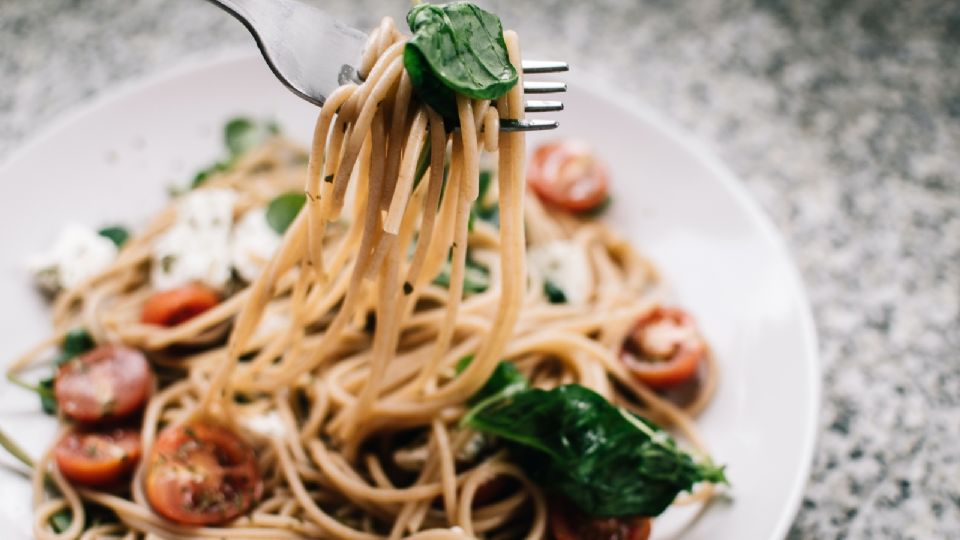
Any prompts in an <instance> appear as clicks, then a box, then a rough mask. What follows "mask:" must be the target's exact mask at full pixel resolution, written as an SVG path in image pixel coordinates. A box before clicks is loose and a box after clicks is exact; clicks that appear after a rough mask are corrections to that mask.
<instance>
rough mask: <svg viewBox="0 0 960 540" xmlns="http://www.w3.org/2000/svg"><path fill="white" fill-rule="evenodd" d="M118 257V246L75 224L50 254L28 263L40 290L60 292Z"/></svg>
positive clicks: (37, 257) (69, 227)
mask: <svg viewBox="0 0 960 540" xmlns="http://www.w3.org/2000/svg"><path fill="white" fill-rule="evenodd" d="M116 257H117V246H116V245H115V244H114V243H113V241H111V240H110V239H109V238H106V237H103V236H101V235H99V234H97V232H96V231H94V230H92V229H89V228H87V227H84V226H83V225H78V224H76V223H71V224H68V225H67V226H66V227H64V228H63V230H62V231H60V235H59V236H58V237H57V240H56V242H54V244H53V247H52V248H51V249H50V251H48V252H46V253H42V254H38V255H35V256H33V257H31V258H30V259H29V260H28V261H27V268H28V269H29V270H30V272H31V273H32V274H33V275H34V279H35V280H36V282H37V285H39V286H40V288H42V289H43V290H45V291H47V292H50V293H56V292H57V291H59V290H61V289H70V288H72V287H75V286H76V285H78V284H80V283H81V282H82V281H84V280H85V279H87V278H90V277H92V276H94V275H96V274H97V273H98V272H100V271H101V270H103V269H105V268H106V267H107V266H109V265H110V263H112V262H113V261H114V259H116Z"/></svg>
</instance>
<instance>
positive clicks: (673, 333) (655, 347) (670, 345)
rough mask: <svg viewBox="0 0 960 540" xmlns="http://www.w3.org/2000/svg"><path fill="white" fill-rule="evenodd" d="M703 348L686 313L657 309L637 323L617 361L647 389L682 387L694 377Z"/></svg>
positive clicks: (704, 344)
mask: <svg viewBox="0 0 960 540" xmlns="http://www.w3.org/2000/svg"><path fill="white" fill-rule="evenodd" d="M706 354H707V346H706V343H704V341H703V338H702V337H700V334H699V332H697V325H696V323H695V322H694V320H693V317H691V316H690V315H689V314H688V313H687V312H686V311H683V310H682V309H678V308H668V307H658V308H656V309H654V310H653V311H651V312H650V313H649V314H648V315H646V316H645V317H643V318H641V319H640V320H639V321H638V322H637V326H636V327H635V328H634V330H633V332H632V333H631V335H630V337H629V338H628V339H627V343H625V344H624V347H623V351H622V352H621V353H620V358H621V360H623V363H624V364H626V366H627V368H629V369H630V371H631V372H632V373H633V375H634V376H635V377H636V378H637V379H639V380H640V381H641V382H643V383H645V384H647V385H648V386H650V387H651V388H656V389H663V388H670V387H672V386H677V385H679V384H682V383H684V382H686V381H688V380H690V379H692V378H694V377H695V376H696V375H697V369H698V368H699V367H700V362H701V361H702V360H703V357H704V356H706Z"/></svg>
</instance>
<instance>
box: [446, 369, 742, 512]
mask: <svg viewBox="0 0 960 540" xmlns="http://www.w3.org/2000/svg"><path fill="white" fill-rule="evenodd" d="M465 423H466V425H468V426H470V427H472V428H473V429H476V430H477V431H481V432H483V433H487V434H489V435H494V436H497V437H499V438H500V439H502V440H503V441H504V442H506V445H507V447H508V449H509V451H510V456H511V459H512V460H514V461H516V462H517V463H518V464H519V465H520V466H521V467H523V469H524V470H525V471H526V472H527V473H528V474H529V475H530V477H531V478H533V479H534V480H535V481H537V482H538V483H540V484H541V485H543V486H544V487H545V488H546V489H547V490H549V491H552V492H555V493H559V494H562V495H563V496H565V497H566V498H568V499H570V500H571V501H572V502H573V503H574V504H576V505H577V506H578V507H579V508H580V509H581V510H582V511H583V512H585V513H586V514H588V515H590V516H594V517H619V516H634V515H643V516H656V515H659V514H660V513H662V512H663V511H664V510H665V509H666V508H667V507H668V506H669V505H670V503H672V502H673V500H674V498H676V496H677V494H678V493H679V492H681V491H689V490H690V489H691V488H692V487H693V485H694V484H696V483H697V482H714V483H716V482H726V478H725V477H724V471H723V468H722V467H715V466H714V465H713V464H711V463H709V462H705V463H697V462H695V461H694V460H693V458H692V457H691V456H690V455H689V454H687V453H685V452H683V451H682V450H680V449H679V448H678V447H677V445H676V443H675V442H674V441H673V439H671V438H670V437H669V436H668V435H667V434H666V433H665V432H663V431H661V430H660V429H659V428H657V427H656V426H655V425H654V424H652V423H650V422H649V421H647V420H644V419H641V418H639V417H637V416H635V415H633V414H630V413H628V412H626V411H624V410H622V409H618V408H617V407H614V406H613V405H611V404H610V403H609V402H607V400H605V399H604V398H603V397H602V396H600V395H599V394H597V393H595V392H593V391H592V390H589V389H587V388H585V387H583V386H580V385H577V384H569V385H564V386H560V387H558V388H554V389H552V390H542V389H539V388H532V389H525V390H522V391H519V392H515V393H513V394H512V395H508V396H506V397H502V398H497V399H493V400H485V401H484V402H482V403H480V404H478V405H477V406H475V407H474V408H473V409H472V410H471V411H470V412H469V413H468V415H467V418H466V422H465Z"/></svg>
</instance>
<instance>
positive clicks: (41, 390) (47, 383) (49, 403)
mask: <svg viewBox="0 0 960 540" xmlns="http://www.w3.org/2000/svg"><path fill="white" fill-rule="evenodd" d="M53 381H54V378H53V377H47V378H46V379H40V382H39V383H37V387H36V392H37V395H38V396H39V397H40V408H41V409H43V412H45V413H47V414H57V396H56V395H55V394H54V392H53Z"/></svg>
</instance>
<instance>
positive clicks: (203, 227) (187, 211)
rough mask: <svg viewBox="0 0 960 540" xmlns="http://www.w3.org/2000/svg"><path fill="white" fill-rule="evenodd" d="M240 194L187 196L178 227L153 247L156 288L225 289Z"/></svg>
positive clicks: (181, 205)
mask: <svg viewBox="0 0 960 540" xmlns="http://www.w3.org/2000/svg"><path fill="white" fill-rule="evenodd" d="M236 198H237V196H236V193H234V192H233V191H232V190H229V189H200V190H197V191H193V192H191V193H189V194H188V195H185V196H184V197H183V199H181V200H180V203H179V205H178V208H177V218H176V221H175V222H174V224H173V225H172V226H171V227H170V229H168V230H167V232H166V233H164V234H163V235H162V236H160V237H159V238H157V241H156V242H155V243H154V245H153V269H152V271H151V273H150V279H151V282H152V284H153V286H154V288H156V289H159V290H163V289H172V288H175V287H180V286H183V285H186V284H188V283H190V282H194V281H199V282H202V283H205V284H206V285H208V286H210V287H212V288H214V289H223V287H224V286H225V285H226V284H227V281H229V279H230V270H231V268H230V230H231V227H232V225H233V205H234V202H235V201H236Z"/></svg>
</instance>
